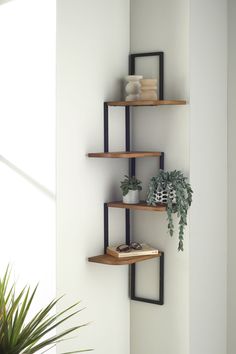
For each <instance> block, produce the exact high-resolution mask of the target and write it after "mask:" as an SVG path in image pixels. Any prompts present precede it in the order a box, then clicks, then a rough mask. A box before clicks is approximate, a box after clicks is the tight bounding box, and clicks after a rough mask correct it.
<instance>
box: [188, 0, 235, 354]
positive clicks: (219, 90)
mask: <svg viewBox="0 0 236 354" xmlns="http://www.w3.org/2000/svg"><path fill="white" fill-rule="evenodd" d="M190 112H191V115H190V176H191V182H192V185H193V189H194V191H195V194H194V203H193V207H192V208H191V215H190V257H189V259H190V350H189V353H190V354H199V353H201V354H224V353H226V278H227V274H226V261H227V256H226V246H227V1H226V0H216V1H215V0H214V1H213V0H207V1H206V0H191V1H190ZM234 352H235V351H234Z"/></svg>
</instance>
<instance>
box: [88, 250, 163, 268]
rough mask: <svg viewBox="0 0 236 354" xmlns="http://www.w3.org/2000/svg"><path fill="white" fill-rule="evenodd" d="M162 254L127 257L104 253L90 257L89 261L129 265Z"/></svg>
mask: <svg viewBox="0 0 236 354" xmlns="http://www.w3.org/2000/svg"><path fill="white" fill-rule="evenodd" d="M160 256H161V252H160V253H158V254H152V255H149V256H135V257H125V258H117V257H112V256H110V255H109V254H102V255H100V256H95V257H89V258H88V261H89V262H93V263H101V264H108V265H127V264H134V263H137V262H141V261H146V260H148V259H152V258H157V257H160Z"/></svg>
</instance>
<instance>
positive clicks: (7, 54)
mask: <svg viewBox="0 0 236 354" xmlns="http://www.w3.org/2000/svg"><path fill="white" fill-rule="evenodd" d="M2 4H3V3H2V2H1V6H0V50H1V56H0V77H1V80H0V96H1V105H0V126H1V129H0V195H1V198H0V214H1V223H0V235H1V257H0V273H1V276H2V275H3V271H4V270H5V268H6V266H7V264H8V263H10V264H11V265H12V270H13V273H14V275H15V277H16V279H17V280H18V282H19V284H20V285H21V286H22V285H25V284H28V285H31V286H32V288H33V287H34V286H36V284H37V283H38V282H39V290H38V296H36V298H35V302H34V304H33V310H32V312H35V311H36V310H38V309H39V308H41V307H43V306H45V305H46V304H47V303H48V302H49V301H51V300H52V298H54V297H55V258H56V257H55V244H56V240H55V199H54V193H55V53H56V48H55V44H56V43H55V41H56V3H55V1H54V0H52V1H50V3H49V2H48V0H20V1H9V2H4V4H3V5H2ZM42 23H43V26H42Z"/></svg>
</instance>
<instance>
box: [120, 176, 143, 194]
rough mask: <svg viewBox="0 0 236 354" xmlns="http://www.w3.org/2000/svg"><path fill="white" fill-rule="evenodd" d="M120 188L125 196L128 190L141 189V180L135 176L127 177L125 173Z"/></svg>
mask: <svg viewBox="0 0 236 354" xmlns="http://www.w3.org/2000/svg"><path fill="white" fill-rule="evenodd" d="M120 183H121V184H120V188H121V190H122V193H123V196H126V194H128V192H129V191H141V190H142V186H141V184H142V182H141V181H140V180H138V179H137V178H136V177H135V176H132V177H129V176H127V175H125V179H124V180H123V181H121V182H120Z"/></svg>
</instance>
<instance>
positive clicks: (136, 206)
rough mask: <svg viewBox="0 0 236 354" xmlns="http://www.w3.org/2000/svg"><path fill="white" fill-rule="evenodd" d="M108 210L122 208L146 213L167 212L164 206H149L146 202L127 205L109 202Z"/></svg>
mask: <svg viewBox="0 0 236 354" xmlns="http://www.w3.org/2000/svg"><path fill="white" fill-rule="evenodd" d="M107 206H108V208H121V209H131V210H145V211H166V206H165V205H163V204H157V205H148V204H147V203H146V202H145V201H141V202H139V203H137V204H126V203H123V202H119V201H118V202H109V203H107Z"/></svg>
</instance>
